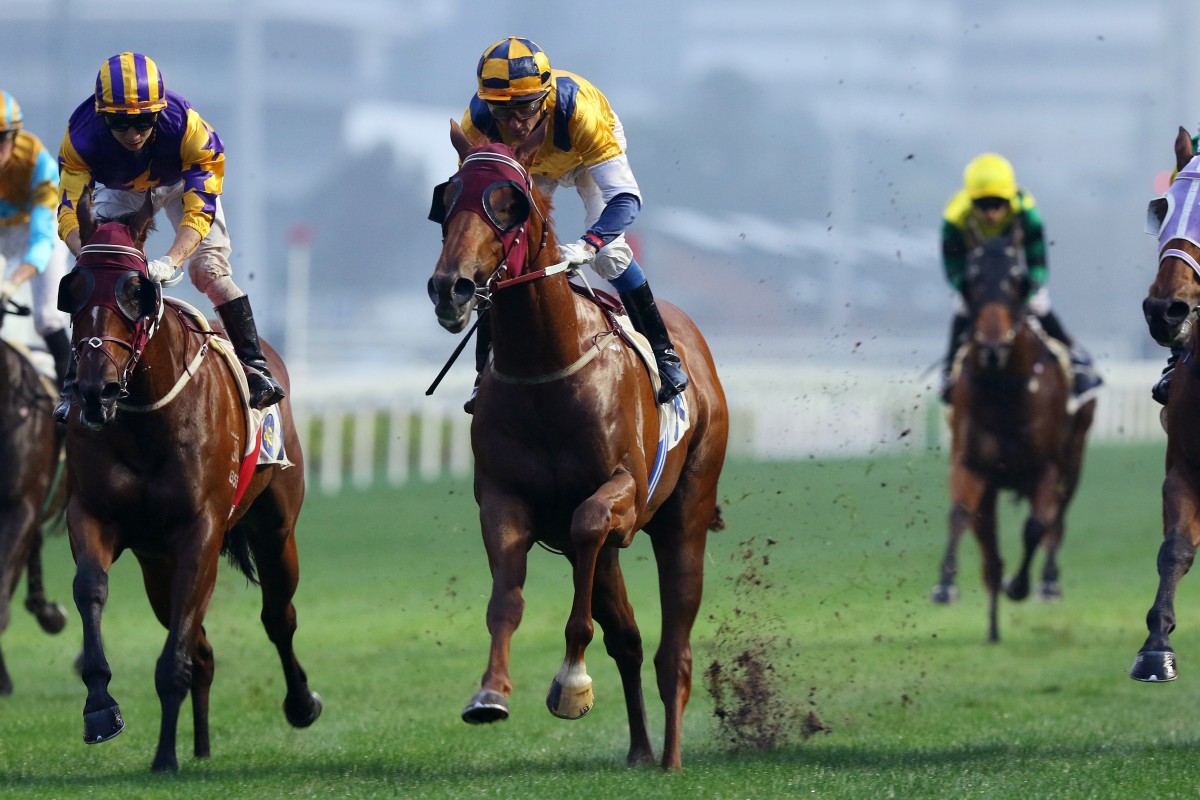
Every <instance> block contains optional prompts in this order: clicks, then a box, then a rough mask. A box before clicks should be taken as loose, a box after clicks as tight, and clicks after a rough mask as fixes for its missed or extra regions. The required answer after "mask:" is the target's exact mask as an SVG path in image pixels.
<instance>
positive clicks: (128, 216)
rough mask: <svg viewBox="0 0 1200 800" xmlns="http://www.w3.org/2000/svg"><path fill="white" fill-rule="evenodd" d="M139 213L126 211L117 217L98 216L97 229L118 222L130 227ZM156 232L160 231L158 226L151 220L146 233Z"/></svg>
mask: <svg viewBox="0 0 1200 800" xmlns="http://www.w3.org/2000/svg"><path fill="white" fill-rule="evenodd" d="M137 213H138V212H136V211H126V212H125V213H124V214H117V215H116V216H115V217H102V216H97V217H96V227H97V228H99V227H100V226H101V225H104V224H106V223H109V222H116V223H119V224H121V225H124V226H126V227H128V226H129V224H130V223H132V222H133V218H134V216H136V215H137ZM155 230H158V226H157V225H155V224H154V220H153V219H151V220H150V223H149V224H148V225H147V226H146V232H147V233H149V232H150V231H155Z"/></svg>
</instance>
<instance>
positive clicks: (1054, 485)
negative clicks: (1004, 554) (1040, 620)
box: [1004, 465, 1062, 600]
mask: <svg viewBox="0 0 1200 800" xmlns="http://www.w3.org/2000/svg"><path fill="white" fill-rule="evenodd" d="M1061 477H1062V476H1061V473H1060V472H1059V470H1058V468H1057V467H1055V466H1052V465H1047V467H1046V468H1045V469H1044V470H1043V471H1042V476H1041V478H1040V479H1039V480H1038V483H1037V486H1036V487H1035V488H1034V490H1033V494H1032V495H1031V496H1030V498H1029V517H1028V518H1027V519H1026V520H1025V531H1024V534H1023V536H1022V537H1021V542H1022V549H1021V564H1020V566H1019V567H1017V572H1016V574H1015V575H1013V577H1012V578H1011V579H1009V580H1008V582H1007V583H1006V584H1005V587H1004V593H1005V594H1006V595H1008V597H1009V599H1010V600H1024V599H1025V598H1027V597H1029V567H1030V565H1031V564H1032V563H1033V557H1034V556H1035V555H1036V554H1037V551H1038V549H1039V548H1040V547H1041V546H1042V543H1043V542H1045V543H1046V547H1047V558H1046V566H1047V569H1052V571H1053V572H1054V573H1055V575H1056V577H1057V571H1058V567H1057V564H1056V563H1055V561H1054V557H1053V553H1054V551H1056V550H1057V549H1058V539H1059V531H1058V527H1059V525H1058V523H1059V520H1060V519H1061V517H1062V502H1061V496H1060V488H1059V486H1060V480H1061Z"/></svg>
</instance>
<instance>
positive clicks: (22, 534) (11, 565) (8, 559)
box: [0, 500, 34, 697]
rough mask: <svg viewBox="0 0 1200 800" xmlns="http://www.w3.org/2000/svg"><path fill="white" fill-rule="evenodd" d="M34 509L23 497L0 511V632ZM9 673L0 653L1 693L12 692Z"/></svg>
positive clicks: (5, 622) (9, 610) (5, 627)
mask: <svg viewBox="0 0 1200 800" xmlns="http://www.w3.org/2000/svg"><path fill="white" fill-rule="evenodd" d="M33 519H34V509H33V507H32V506H31V505H30V504H29V503H27V502H25V501H24V500H21V501H18V502H17V503H16V504H14V505H13V506H12V507H11V508H10V509H9V511H8V512H7V513H5V514H0V554H3V557H2V558H0V635H3V634H4V632H5V631H6V630H8V623H9V622H11V621H12V598H13V595H15V594H16V591H17V584H18V583H19V582H20V580H21V571H22V568H23V567H24V565H25V561H26V559H28V558H29V549H30V537H29V536H28V535H27V532H28V531H29V529H30V527H31V526H32V525H33ZM12 690H13V685H12V677H11V676H10V675H9V674H8V667H7V666H6V665H5V663H4V656H3V654H2V653H0V697H7V696H8V695H10V694H12Z"/></svg>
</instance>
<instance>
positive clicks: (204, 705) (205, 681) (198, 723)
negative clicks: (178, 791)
mask: <svg viewBox="0 0 1200 800" xmlns="http://www.w3.org/2000/svg"><path fill="white" fill-rule="evenodd" d="M215 672H216V661H215V659H214V658H213V649H212V645H211V644H209V642H208V635H207V634H206V633H205V631H204V626H203V625H201V626H200V635H199V636H198V637H196V649H195V650H194V651H193V652H192V687H191V693H192V755H193V756H195V757H196V758H208V757H209V756H210V755H212V747H211V746H210V744H209V738H208V697H209V694H210V691H211V690H212V683H213V675H214V673H215Z"/></svg>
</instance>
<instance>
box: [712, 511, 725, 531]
mask: <svg viewBox="0 0 1200 800" xmlns="http://www.w3.org/2000/svg"><path fill="white" fill-rule="evenodd" d="M708 529H709V530H710V531H723V530H725V519H724V518H723V517H722V516H721V507H720V506H719V505H715V506H713V515H712V519H711V520H709V523H708Z"/></svg>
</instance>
